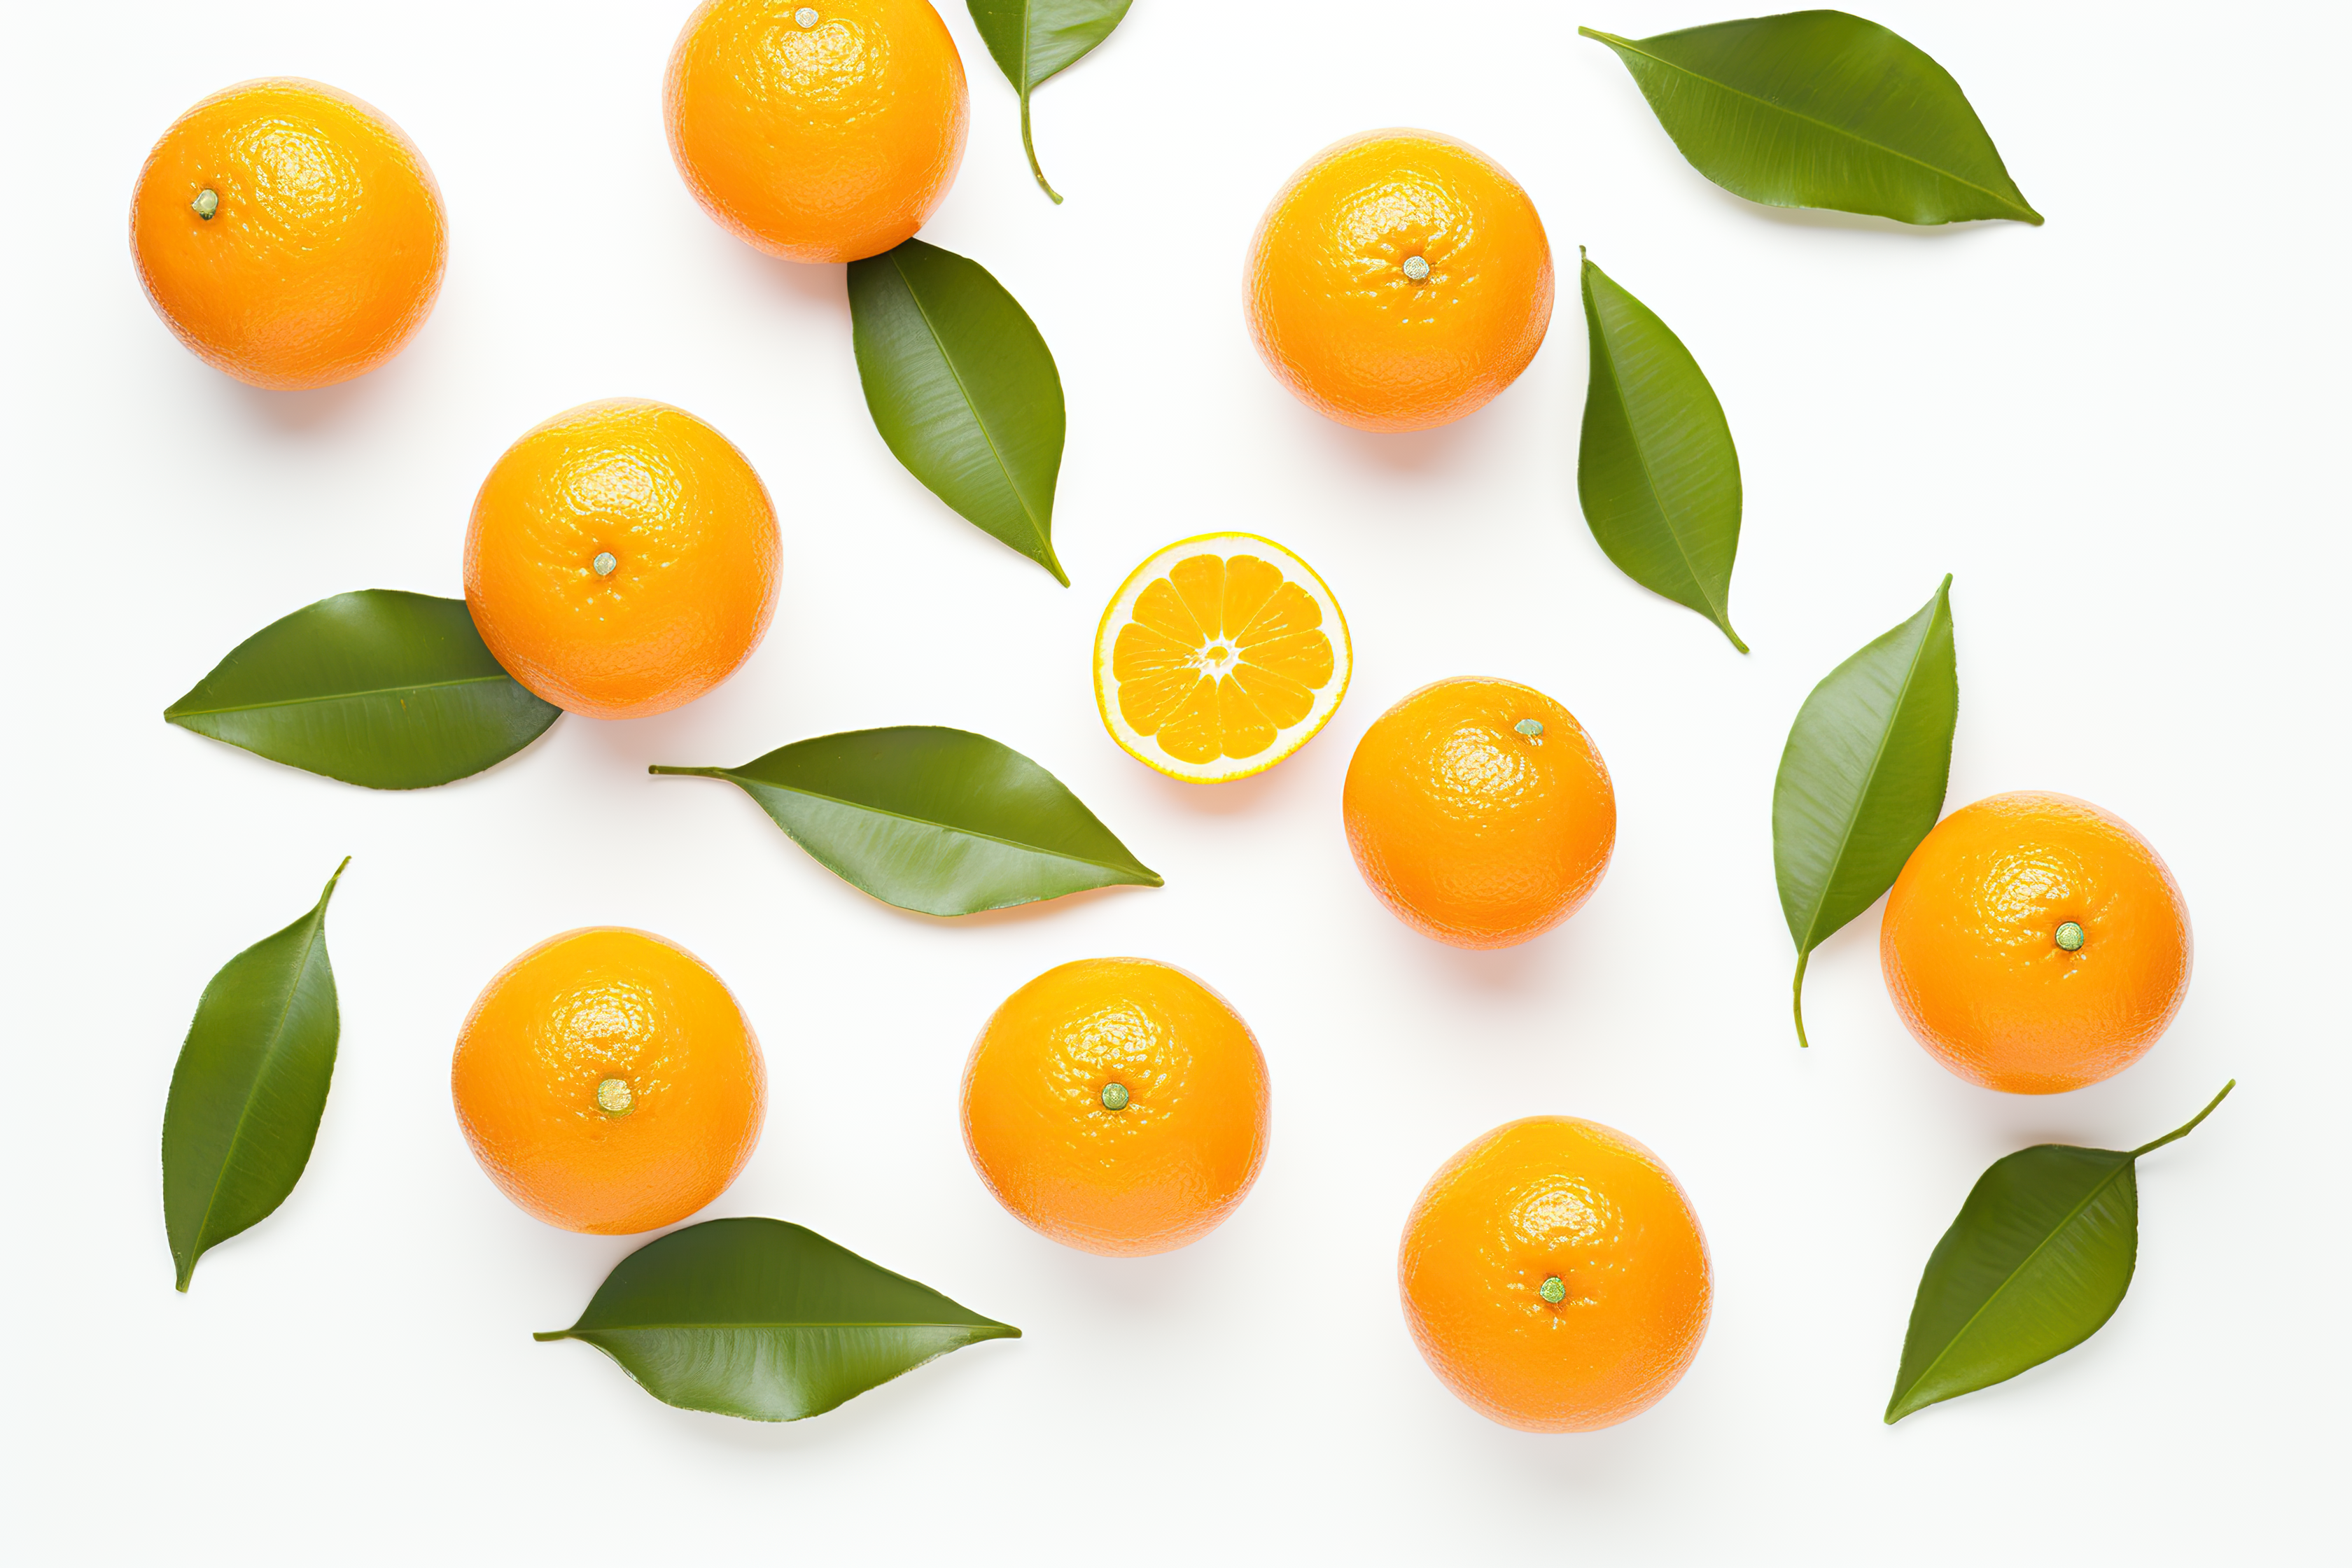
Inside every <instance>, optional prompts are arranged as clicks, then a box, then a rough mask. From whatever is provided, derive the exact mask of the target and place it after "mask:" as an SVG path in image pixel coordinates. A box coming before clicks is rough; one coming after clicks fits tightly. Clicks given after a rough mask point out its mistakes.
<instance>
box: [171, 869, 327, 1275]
mask: <svg viewBox="0 0 2352 1568" xmlns="http://www.w3.org/2000/svg"><path fill="white" fill-rule="evenodd" d="M335 877H336V879H337V880H341V878H342V872H341V870H338V871H336V873H335ZM334 890H335V889H334V884H333V883H332V882H330V883H329V884H328V885H327V891H326V892H324V893H321V894H320V896H319V901H318V902H317V903H316V904H314V905H312V906H311V908H310V931H309V933H308V934H307V935H305V936H304V937H303V939H302V956H301V959H300V961H299V962H298V963H296V964H295V965H294V980H293V983H292V984H289V985H288V986H287V987H286V1002H285V1005H283V1006H282V1007H280V1008H279V1009H278V1022H277V1023H276V1024H275V1025H274V1026H271V1028H270V1031H269V1047H268V1050H266V1051H264V1052H263V1053H262V1057H261V1066H260V1068H258V1069H257V1070H256V1072H255V1073H254V1075H253V1079H252V1081H251V1083H250V1084H248V1086H247V1089H246V1095H245V1102H244V1103H243V1104H242V1105H240V1106H238V1107H237V1112H236V1126H235V1127H233V1128H231V1129H230V1130H229V1135H228V1146H227V1148H226V1151H225V1152H223V1153H222V1155H221V1163H220V1168H219V1169H218V1170H217V1171H215V1173H214V1174H213V1183H212V1194H211V1195H210V1196H208V1197H207V1198H205V1215H204V1218H203V1219H201V1220H199V1221H198V1222H197V1223H196V1234H195V1238H194V1243H195V1252H194V1255H192V1256H191V1257H190V1258H189V1260H188V1271H189V1272H190V1273H191V1274H194V1272H195V1259H196V1258H201V1257H202V1256H204V1254H205V1252H207V1251H209V1250H211V1249H210V1248H209V1247H206V1246H205V1245H204V1240H205V1235H206V1233H207V1232H209V1231H210V1230H211V1228H212V1223H213V1211H214V1210H215V1209H216V1208H218V1207H219V1206H220V1195H221V1188H222V1187H223V1186H224V1185H226V1183H227V1177H228V1168H229V1166H230V1165H231V1164H232V1163H234V1162H235V1160H236V1152H237V1149H238V1147H239V1146H240V1145H241V1144H242V1143H243V1142H245V1124H246V1122H247V1121H248V1120H249V1119H250V1118H251V1117H252V1115H253V1102H254V1100H255V1098H256V1096H255V1092H254V1091H255V1090H256V1089H258V1088H259V1087H260V1084H261V1080H262V1079H264V1078H266V1077H268V1073H269V1069H270V1068H271V1067H272V1066H273V1065H274V1064H275V1063H276V1062H277V1060H278V1048H279V1047H281V1046H282V1045H283V1044H284V1043H285V1039H286V1020H287V1019H289V1018H290V1017H291V1016H293V1014H294V998H295V997H296V995H298V994H299V993H300V992H301V989H302V977H303V976H304V975H305V974H307V973H310V951H311V949H312V948H314V947H316V946H317V945H318V942H319V936H320V932H322V931H324V930H325V929H326V924H327V919H326V915H327V910H326V904H327V900H328V899H329V898H331V897H332V896H333V894H334ZM281 1201H282V1200H281Z"/></svg>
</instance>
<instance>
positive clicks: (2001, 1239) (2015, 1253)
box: [1886, 1079, 2238, 1426]
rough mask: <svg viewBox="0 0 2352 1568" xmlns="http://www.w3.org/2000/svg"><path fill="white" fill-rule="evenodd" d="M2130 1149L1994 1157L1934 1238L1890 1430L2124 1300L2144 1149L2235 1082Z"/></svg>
mask: <svg viewBox="0 0 2352 1568" xmlns="http://www.w3.org/2000/svg"><path fill="white" fill-rule="evenodd" d="M2237 1086H2238V1080H2237V1079H2231V1080H2230V1081H2229V1082H2228V1083H2226V1084H2224V1085H2222V1086H2221V1093H2220V1094H2217V1095H2215V1096H2214V1097H2213V1100H2212V1103H2211V1104H2210V1105H2208V1106H2206V1107H2205V1109H2204V1110H2200V1111H2199V1112H2198V1113H2197V1114H2196V1115H2195V1116H2194V1117H2192V1118H2191V1119H2190V1120H2189V1122H2188V1123H2187V1125H2185V1126H2182V1127H2179V1128H2176V1129H2174V1130H2173V1131H2170V1132H2168V1133H2166V1134H2165V1135H2164V1136H2163V1137H2161V1138H2158V1139H2157V1140H2156V1141H2155V1142H2149V1143H2143V1144H2141V1145H2140V1146H2139V1147H2138V1148H2137V1149H2134V1150H2132V1151H2130V1152H2128V1153H2126V1152H2118V1151H2116V1150H2113V1149H2077V1148H2075V1147H2074V1146H2073V1145H2072V1144H2067V1143H2041V1144H2037V1145H2035V1146H2034V1147H2033V1148H2031V1149H2023V1150H2020V1151H2019V1152H2016V1153H2014V1154H2011V1155H2008V1156H2006V1157H2005V1158H2002V1159H2000V1160H1996V1161H1994V1162H1993V1163H1992V1165H1991V1167H1990V1169H1988V1170H1987V1171H1986V1172H1985V1173H1984V1174H1983V1175H1982V1176H1980V1177H1979V1178H1978V1180H1977V1184H1976V1186H1975V1188H1974V1189H1973V1190H1972V1191H1971V1192H1970V1193H1969V1200H1968V1202H1967V1203H1965V1204H1962V1205H1960V1215H1959V1217H1958V1219H1956V1220H1954V1221H1953V1222H1952V1228H1951V1229H1949V1230H1948V1231H1946V1232H1945V1233H1944V1238H1943V1239H1942V1240H1941V1241H1939V1242H1937V1244H1936V1250H1935V1251H1934V1252H1933V1253H1932V1254H1930V1255H1929V1257H1928V1258H1927V1273H1926V1274H1925V1275H1924V1276H1922V1277H1921V1279H1920V1280H1919V1295H1918V1298H1917V1300H1915V1301H1914V1302H1913V1303H1912V1307H1911V1328H1910V1331H1909V1332H1908V1333H1906V1335H1905V1336H1904V1339H1903V1365H1902V1369H1901V1370H1900V1371H1898V1372H1897V1373H1895V1395H1894V1397H1893V1398H1891V1399H1889V1400H1888V1401H1887V1402H1886V1422H1887V1425H1889V1426H1893V1425H1894V1424H1895V1422H1897V1421H1900V1420H1902V1419H1903V1417H1905V1416H1906V1415H1910V1414H1911V1413H1912V1412H1913V1411H1915V1410H1924V1409H1926V1408H1927V1406H1928V1405H1934V1404H1937V1403H1939V1402H1940V1401H1943V1400H1947V1399H1950V1398H1953V1397H1955V1396H1957V1395H1958V1394H1973V1393H1974V1392H1976V1391H1977V1390H1978V1389H1979V1388H1987V1387H1990V1386H1991V1385H1992V1384H1996V1383H2000V1382H2003V1381H2005V1380H2007V1379H2009V1378H2012V1377H2015V1376H2016V1375H2017V1374H2018V1373H2021V1372H2023V1371H2025V1370H2026V1369H2027V1368H2028V1367H2033V1366H2039V1365H2041V1364H2042V1363H2043V1362H2045V1361H2048V1360H2049V1359H2050V1358H2051V1357H2053V1356H2055V1355H2061V1354H2063V1353H2064V1352H2067V1351H2070V1350H2073V1349H2074V1347H2075V1346H2076V1345H2079V1344H2081V1343H2082V1342H2084V1340H2087V1339H2089V1338H2090V1337H2091V1336H2092V1335H2093V1334H2095V1333H2097V1332H2098V1331H2099V1329H2100V1326H2101V1325H2102V1324H2104V1323H2105V1322H2106V1321H2107V1320H2108V1319H2109V1318H2111V1317H2113V1316H2115V1311H2116V1308H2117V1307H2118V1306H2121V1305H2122V1304H2123V1299H2124V1292H2125V1291H2126V1290H2127V1289H2130V1288H2131V1278H2132V1267H2133V1265H2134V1264H2135V1263H2136V1262H2137V1258H2138V1255H2139V1181H2138V1176H2137V1162H2138V1160H2139V1158H2140V1156H2141V1155H2143V1154H2146V1153H2147V1152H2149V1151H2151V1150H2154V1149H2161V1148H2162V1147H2164V1145H2166V1144H2167V1143H2169V1142H2172V1141H2173V1140H2174V1139H2176V1138H2183V1137H2186V1136H2188V1134H2189V1131H2191V1130H2192V1129H2194V1128H2195V1127H2196V1125H2197V1123H2198V1122H2200V1121H2204V1120H2205V1119H2206V1118H2207V1117H2208V1116H2210V1115H2212V1114H2213V1107H2214V1106H2216V1105H2219V1104H2221V1101H2222V1100H2224V1099H2226V1098H2228V1096H2229V1093H2230V1090H2231V1089H2235V1088H2237Z"/></svg>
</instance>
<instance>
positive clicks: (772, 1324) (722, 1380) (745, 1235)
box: [531, 1219, 1021, 1421]
mask: <svg viewBox="0 0 2352 1568" xmlns="http://www.w3.org/2000/svg"><path fill="white" fill-rule="evenodd" d="M531 1337H532V1338H533V1339H538V1340H585V1341H586V1342H588V1343H590V1344H592V1345H594V1346H595V1347H596V1348H597V1349H598V1350H600V1351H603V1352H604V1353H605V1354H606V1355H608V1356H611V1357H612V1358H613V1359H614V1361H616V1362H618V1363H621V1369H622V1370H623V1371H625V1372H626V1373H628V1374H629V1375H630V1376H631V1377H633V1378H635V1379H636V1380H637V1383H638V1384H639V1386H641V1387H643V1388H644V1389H645V1391H646V1393H647V1394H652V1395H653V1396H654V1397H655V1398H656V1399H658V1400H661V1401H662V1402H663V1403H664V1404H667V1405H677V1406H679V1407H680V1408H682V1409H686V1410H709V1411H715V1412H717V1413H718V1414H719V1415H740V1416H743V1417H744V1418H746V1419H747V1420H752V1421H797V1420H799V1419H801V1417H803V1416H804V1415H824V1413H825V1412H826V1411H828V1410H830V1409H832V1408H833V1407H834V1406H835V1405H840V1404H842V1403H843V1402H844V1401H845V1400H849V1399H854V1398H856V1396H857V1395H858V1394H863V1393H865V1392H866V1390H867V1389H869V1388H873V1387H875V1386H877V1385H878V1384H885V1383H887V1382H889V1381H890V1380H891V1379H892V1378H894V1377H897V1376H898V1374H899V1373H905V1372H912V1371H913V1370H914V1369H915V1368H917V1367H919V1366H920V1365H922V1364H923V1363H925V1362H927V1361H929V1360H931V1359H932V1358H933V1357H934V1356H940V1355H945V1354H946V1353H947V1352H950V1351H956V1350H961V1349H962V1348H963V1347H964V1346H966V1345H969V1344H975V1343H977V1342H980V1341H982V1340H1017V1339H1019V1338H1020V1337H1021V1331H1020V1330H1019V1329H1016V1328H1013V1326H1011V1325H1010V1324H1007V1323H1000V1322H998V1321H995V1320H994V1319H992V1318H983V1317H982V1316H981V1315H980V1314H979V1313H977V1312H974V1311H971V1310H969V1309H967V1308H963V1307H960V1306H958V1305H956V1304H955V1303H954V1302H953V1301H950V1300H948V1299H947V1298H946V1297H945V1296H942V1295H940V1293H939V1292H938V1291H936V1290H934V1289H930V1288H929V1286H927V1285H918V1284H917V1283H915V1281H913V1280H912V1279H907V1278H906V1277H905V1276H903V1275H898V1274H893V1273H891V1272H890V1271H889V1270H888V1269H887V1268H881V1267H879V1266H878V1265H876V1264H872V1263H868V1262H867V1261H866V1259H864V1258H860V1257H858V1256H857V1254H856V1253H854V1252H851V1251H849V1250H847V1249H846V1248H844V1247H835V1245H834V1244H833V1243H832V1242H830V1241H827V1240H826V1239H825V1238H824V1237H821V1236H819V1235H817V1234H816V1233H815V1232H814V1231H813V1230H805V1229H803V1228H802V1227H801V1226H796V1225H787V1224H786V1223H784V1222H783V1221H782V1220H780V1219H714V1220H705V1221H704V1222H703V1223H702V1224H700V1225H690V1226H687V1227H686V1228H685V1229H684V1230H677V1231H672V1232H671V1233H670V1234H669V1235H667V1236H665V1237H662V1238H661V1239H660V1240H659V1241H655V1242H650V1243H648V1244H647V1245H646V1246H644V1247H639V1248H637V1250H636V1251H635V1252H632V1253H631V1254H629V1256H628V1257H626V1258H623V1259H621V1263H620V1267H618V1268H614V1270H613V1272H612V1274H611V1275H610V1276H608V1277H607V1278H606V1279H605V1280H604V1284H603V1285H601V1286H599V1287H598V1288H597V1290H596V1294H595V1296H594V1297H593V1299H591V1300H590V1301H589V1303H588V1310H586V1311H584V1312H583V1313H581V1314H580V1321H578V1322H576V1323H574V1324H572V1326H571V1327H570V1328H568V1329H559V1330H557V1331H554V1332H552V1333H544V1334H534V1335H532V1336H531Z"/></svg>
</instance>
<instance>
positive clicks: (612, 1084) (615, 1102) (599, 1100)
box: [596, 1078, 637, 1116]
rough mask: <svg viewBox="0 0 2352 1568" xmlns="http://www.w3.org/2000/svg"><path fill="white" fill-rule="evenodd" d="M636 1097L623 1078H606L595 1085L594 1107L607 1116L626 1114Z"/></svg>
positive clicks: (627, 1081) (626, 1080)
mask: <svg viewBox="0 0 2352 1568" xmlns="http://www.w3.org/2000/svg"><path fill="white" fill-rule="evenodd" d="M636 1100H637V1097H636V1095H635V1093H633V1092H632V1091H631V1090H630V1089H629V1080H628V1079H625V1078H608V1079H605V1080H604V1082H602V1083H600V1084H598V1085H597V1086H596V1109H597V1110H601V1111H603V1112H604V1114H605V1115H607V1116H626V1115H627V1114H628V1113H629V1107H630V1106H632V1105H635V1103H636Z"/></svg>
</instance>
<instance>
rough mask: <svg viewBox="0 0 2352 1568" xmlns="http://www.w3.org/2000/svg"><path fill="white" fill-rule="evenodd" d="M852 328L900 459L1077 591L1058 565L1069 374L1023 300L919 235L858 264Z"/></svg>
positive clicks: (863, 375) (863, 374) (885, 433)
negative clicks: (1058, 489)
mask: <svg viewBox="0 0 2352 1568" xmlns="http://www.w3.org/2000/svg"><path fill="white" fill-rule="evenodd" d="M849 322H850V334H851V337H852V339H853V340H854V341H855V342H856V349H857V378H858V380H859V382H860V383H862V384H864V386H865V388H866V408H867V410H868V411H869V412H871V413H872V414H873V416H874V427H875V428H876V429H877V430H879V431H880V432H881V433H882V439H883V440H884V441H886V442H887V443H888V444H889V447H890V451H891V455H892V456H894V457H896V458H898V461H900V462H901V463H904V464H905V465H906V466H907V471H908V473H910V474H912V475H914V476H915V477H916V478H917V479H920V480H922V481H923V484H924V486H925V487H926V488H928V489H929V490H930V492H931V493H932V494H933V495H935V496H937V497H939V498H940V500H943V501H945V502H947V503H948V505H950V506H951V507H953V508H954V509H955V510H957V512H959V513H960V514H961V515H962V516H963V517H964V518H965V519H966V520H967V521H970V522H971V523H973V524H975V525H977V526H978V527H979V528H981V529H982V531H986V532H989V533H992V534H994V535H995V536H996V537H997V538H999V539H1001V540H1003V542H1005V543H1007V544H1009V545H1011V546H1013V549H1015V550H1018V551H1019V552H1021V553H1022V554H1024V555H1026V556H1027V557H1029V559H1030V560H1032V561H1034V562H1035V563H1037V564H1038V565H1040V566H1043V567H1044V568H1045V570H1046V571H1048V572H1051V573H1052V574H1054V577H1055V581H1056V582H1058V583H1060V584H1062V586H1064V587H1068V586H1069V585H1070V579H1069V577H1068V576H1067V575H1066V574H1065V573H1064V572H1063V571H1062V563H1060V562H1059V561H1057V560H1055V558H1054V484H1055V480H1056V479H1058V478H1059V477H1060V475H1061V471H1062V434H1063V409H1062V376H1061V373H1060V372H1058V371H1056V370H1055V368H1054V353H1053V351H1052V350H1051V349H1048V348H1047V347H1046V346H1045V339H1044V338H1043V337H1041V336H1039V335H1038V331H1037V324H1036V323H1035V322H1034V321H1031V320H1030V319H1029V312H1028V311H1026V310H1023V309H1022V308H1021V302H1020V301H1019V300H1015V299H1014V298H1013V296H1012V295H1010V294H1008V293H1006V292H1005V291H1004V286H1003V284H1001V283H999V282H998V281H997V280H996V279H994V278H992V277H991V276H989V272H988V268H985V267H982V265H981V264H980V263H979V262H977V261H973V260H971V259H969V258H965V257H961V256H958V255H956V254H955V253H954V252H953V251H949V250H941V249H940V248H939V247H937V246H932V245H925V244H924V243H923V242H922V241H921V240H919V239H910V240H908V241H907V242H906V243H905V244H903V245H901V246H899V247H898V248H896V249H894V250H886V251H884V252H883V253H882V254H881V255H879V256H869V257H867V258H866V259H865V260H863V261H853V262H851V263H850V264H849Z"/></svg>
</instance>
